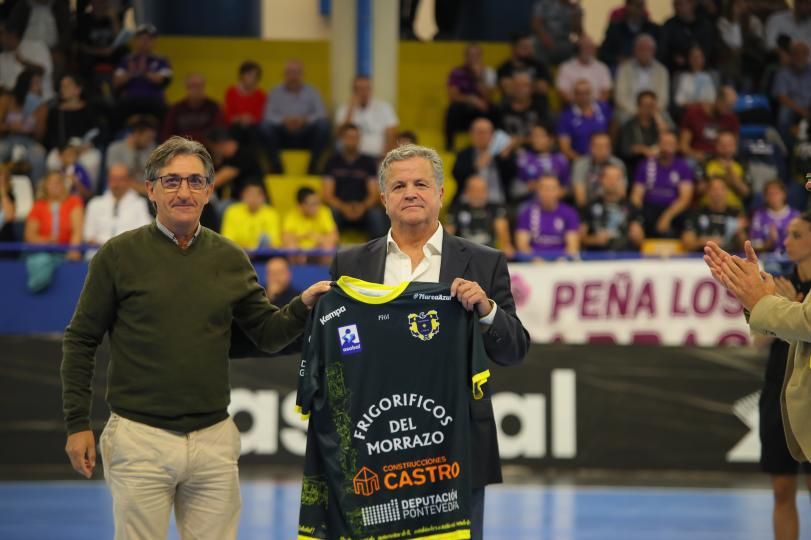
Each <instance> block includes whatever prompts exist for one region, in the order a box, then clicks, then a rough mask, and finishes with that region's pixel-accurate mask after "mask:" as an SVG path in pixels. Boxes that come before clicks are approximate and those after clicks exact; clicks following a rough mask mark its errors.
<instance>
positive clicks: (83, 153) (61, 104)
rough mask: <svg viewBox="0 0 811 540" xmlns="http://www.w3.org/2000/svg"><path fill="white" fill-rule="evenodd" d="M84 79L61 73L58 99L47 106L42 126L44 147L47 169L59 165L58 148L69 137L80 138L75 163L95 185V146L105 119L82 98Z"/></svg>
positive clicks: (100, 141)
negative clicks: (77, 156) (46, 151)
mask: <svg viewBox="0 0 811 540" xmlns="http://www.w3.org/2000/svg"><path fill="white" fill-rule="evenodd" d="M83 91H84V82H83V81H81V80H80V79H79V78H78V77H77V76H76V75H70V74H69V75H64V76H63V77H62V79H60V81H59V101H58V102H57V103H56V104H54V105H52V106H51V107H50V108H49V109H48V117H47V121H46V126H47V127H46V129H45V148H46V149H48V150H49V153H48V157H47V161H46V162H47V165H48V168H49V169H60V168H62V162H61V160H60V159H59V149H60V148H62V147H64V146H65V145H66V144H67V143H68V142H69V141H70V140H71V139H79V140H81V143H82V145H81V148H80V149H79V163H80V164H81V165H82V167H84V168H85V169H86V170H87V172H88V174H89V175H90V179H91V181H92V184H93V186H97V185H98V181H99V173H100V172H101V171H100V169H101V151H100V150H99V149H98V148H97V147H96V146H95V145H98V144H103V143H104V141H105V139H106V135H107V129H106V120H105V118H104V116H103V115H102V114H101V113H100V111H99V110H98V109H97V108H96V107H94V106H92V105H91V104H89V103H88V102H87V100H86V99H85V97H84V93H83Z"/></svg>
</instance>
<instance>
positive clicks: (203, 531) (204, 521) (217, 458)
mask: <svg viewBox="0 0 811 540" xmlns="http://www.w3.org/2000/svg"><path fill="white" fill-rule="evenodd" d="M99 444H100V447H101V457H102V460H103V463H104V478H105V480H106V481H107V485H108V486H109V487H110V491H111V492H112V494H113V518H114V521H115V539H116V540H158V539H161V538H166V535H167V533H168V529H169V516H170V512H171V511H172V506H174V510H175V520H176V522H177V529H178V532H179V533H180V538H182V539H183V540H203V539H211V540H229V539H235V538H236V537H237V528H238V525H239V511H240V508H241V506H242V501H241V499H240V495H239V474H238V470H237V459H238V458H239V453H240V439H239V430H238V429H237V427H236V425H234V422H233V421H232V420H231V419H230V418H227V419H225V420H223V421H222V422H219V423H217V424H214V425H213V426H210V427H207V428H205V429H201V430H198V431H192V432H191V433H178V432H174V431H166V430H164V429H159V428H155V427H152V426H147V425H146V424H142V423H140V422H133V421H132V420H127V419H126V418H122V417H121V416H118V415H117V414H115V413H113V414H112V415H111V416H110V419H109V420H108V421H107V425H106V426H105V428H104V431H103V432H102V434H101V438H100V439H99Z"/></svg>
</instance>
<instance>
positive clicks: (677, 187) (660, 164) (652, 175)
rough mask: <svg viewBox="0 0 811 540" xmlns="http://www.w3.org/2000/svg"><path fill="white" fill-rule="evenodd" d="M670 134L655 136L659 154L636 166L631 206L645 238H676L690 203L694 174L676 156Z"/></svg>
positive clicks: (674, 138)
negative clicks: (639, 213)
mask: <svg viewBox="0 0 811 540" xmlns="http://www.w3.org/2000/svg"><path fill="white" fill-rule="evenodd" d="M676 150H677V141H676V136H675V135H674V134H673V133H669V132H666V133H662V134H661V135H660V136H659V153H658V155H657V156H656V157H649V158H648V159H646V160H644V161H642V162H640V163H639V165H638V166H637V168H636V174H635V176H634V186H633V189H632V190H631V203H632V204H633V205H634V206H636V207H637V208H640V209H641V210H642V219H643V223H644V224H645V236H647V237H652V238H678V237H679V236H680V235H681V231H682V228H683V225H684V218H685V216H684V211H685V210H687V208H688V207H689V206H690V203H691V202H692V200H693V193H694V190H695V186H694V174H693V169H692V168H691V167H690V166H689V165H688V164H687V162H686V161H685V160H684V159H683V158H681V157H679V156H678V155H676Z"/></svg>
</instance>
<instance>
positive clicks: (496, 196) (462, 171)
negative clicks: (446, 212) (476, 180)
mask: <svg viewBox="0 0 811 540" xmlns="http://www.w3.org/2000/svg"><path fill="white" fill-rule="evenodd" d="M494 133H495V131H494V129H493V123H492V122H491V121H490V120H488V119H487V118H478V119H476V120H474V121H473V123H472V124H471V125H470V142H471V145H470V146H468V147H467V148H465V149H464V150H462V151H461V152H459V153H458V154H457V155H456V161H455V162H454V164H453V173H452V174H453V177H454V179H456V184H457V190H456V194H455V195H454V198H453V202H454V203H455V202H456V201H457V200H458V199H459V197H460V196H461V194H462V193H464V191H465V183H466V182H467V179H468V178H470V177H471V176H474V175H476V176H481V177H482V178H484V179H485V180H486V181H487V201H488V202H491V203H496V204H505V203H506V202H507V199H508V198H509V195H510V184H511V183H512V179H513V177H514V176H515V162H514V160H513V159H512V157H511V155H510V149H509V143H508V142H507V143H502V142H499V139H508V137H507V135H506V134H504V133H503V132H502V135H503V137H497V136H495V135H494ZM502 144H503V147H502V148H499V146H502Z"/></svg>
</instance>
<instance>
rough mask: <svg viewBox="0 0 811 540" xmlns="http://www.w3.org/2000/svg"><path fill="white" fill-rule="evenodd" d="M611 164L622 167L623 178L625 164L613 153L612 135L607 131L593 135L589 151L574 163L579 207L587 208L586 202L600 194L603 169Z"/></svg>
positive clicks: (574, 185) (574, 187) (573, 182)
mask: <svg viewBox="0 0 811 540" xmlns="http://www.w3.org/2000/svg"><path fill="white" fill-rule="evenodd" d="M609 165H611V166H614V167H617V168H618V169H620V170H621V171H622V176H623V178H624V177H625V176H626V173H625V164H624V163H623V162H622V160H621V159H619V158H618V157H616V156H614V155H613V154H612V153H611V137H610V136H609V135H608V134H607V133H595V134H594V135H592V136H591V143H590V144H589V153H588V154H586V155H584V156H580V157H579V158H577V160H575V162H574V164H573V165H572V190H573V193H574V202H575V205H577V207H578V208H585V206H586V203H588V202H589V201H590V200H592V199H594V198H595V197H598V196H599V195H600V190H601V189H602V181H601V178H602V176H603V169H604V168H605V167H608V166H609Z"/></svg>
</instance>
